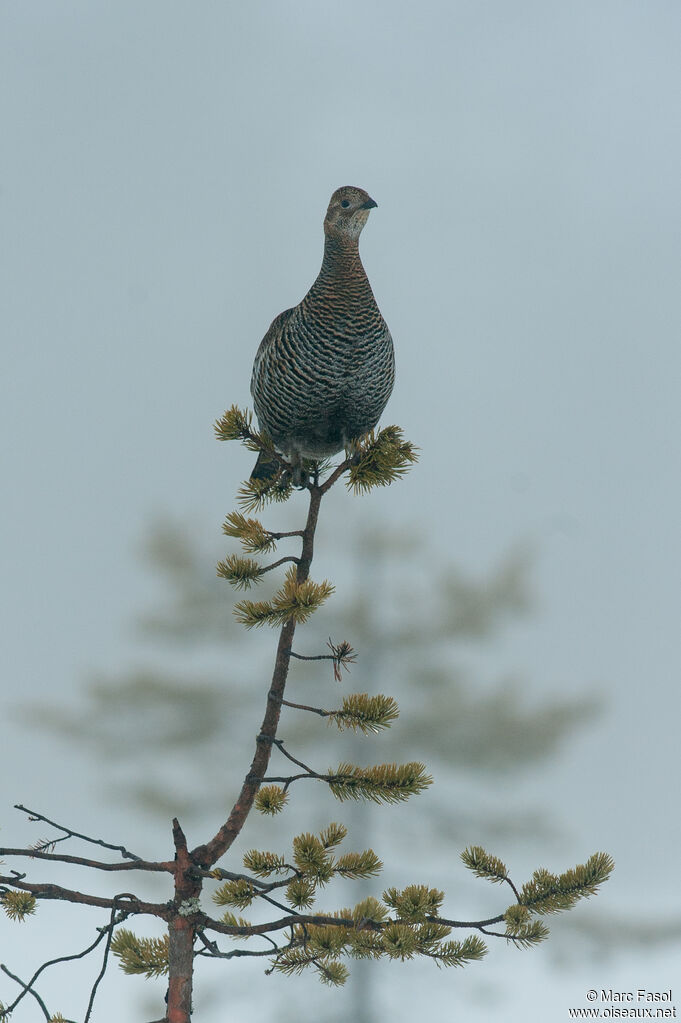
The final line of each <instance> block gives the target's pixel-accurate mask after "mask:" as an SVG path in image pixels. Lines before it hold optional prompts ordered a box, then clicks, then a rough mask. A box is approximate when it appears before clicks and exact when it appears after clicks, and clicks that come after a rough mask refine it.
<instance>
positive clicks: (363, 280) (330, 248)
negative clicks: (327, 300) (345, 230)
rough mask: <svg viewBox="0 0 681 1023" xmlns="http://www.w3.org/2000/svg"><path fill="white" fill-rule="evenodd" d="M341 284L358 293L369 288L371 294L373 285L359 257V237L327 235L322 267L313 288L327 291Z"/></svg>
mask: <svg viewBox="0 0 681 1023" xmlns="http://www.w3.org/2000/svg"><path fill="white" fill-rule="evenodd" d="M339 285H342V286H343V287H344V288H347V289H349V290H350V291H353V292H356V293H357V292H362V291H364V290H367V291H368V292H369V294H371V287H370V285H369V281H368V278H367V275H366V273H365V272H364V267H363V266H362V260H361V259H360V258H359V245H358V243H357V239H356V238H347V237H337V236H335V235H326V237H325V239H324V258H323V260H322V267H321V270H320V271H319V276H318V277H317V280H316V281H315V283H314V285H313V289H315V290H317V291H326V290H327V289H336V288H338V286H339Z"/></svg>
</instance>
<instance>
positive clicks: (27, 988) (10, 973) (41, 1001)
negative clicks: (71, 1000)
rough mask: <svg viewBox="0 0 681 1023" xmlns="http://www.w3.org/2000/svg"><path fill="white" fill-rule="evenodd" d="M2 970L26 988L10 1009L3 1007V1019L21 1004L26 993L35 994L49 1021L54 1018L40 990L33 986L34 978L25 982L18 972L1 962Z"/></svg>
mask: <svg viewBox="0 0 681 1023" xmlns="http://www.w3.org/2000/svg"><path fill="white" fill-rule="evenodd" d="M0 970H2V972H3V973H6V974H7V976H8V977H11V978H12V980H15V981H16V982H17V984H19V986H20V987H22V988H23V989H24V990H23V991H22V993H21V994H20V995H19V998H17V1000H16V1001H15V1002H13V1003H12V1005H10V1007H9V1008H8V1009H3V1011H2V1017H3V1019H6V1018H7V1017H8V1016H9V1014H10V1012H12V1010H13V1009H14V1006H15V1005H18V1004H19V1002H20V1001H21V999H22V998H23V997H24V995H33V997H34V998H35V1000H36V1002H37V1003H38V1005H39V1006H40V1008H41V1009H42V1010H43V1014H44V1016H45V1019H46V1020H47V1021H48V1023H49V1021H50V1019H51V1018H52V1017H51V1014H50V1013H49V1012H48V1009H47V1006H46V1005H45V1003H44V1001H43V1000H42V998H41V997H40V995H39V994H38V992H37V991H34V990H33V988H32V987H31V984H32V983H33V980H31V981H30V982H29V983H28V984H25V983H24V982H23V980H22V979H21V978H20V977H17V975H16V973H12V971H11V970H8V969H7V967H6V966H5V964H4V963H0ZM34 979H35V978H34Z"/></svg>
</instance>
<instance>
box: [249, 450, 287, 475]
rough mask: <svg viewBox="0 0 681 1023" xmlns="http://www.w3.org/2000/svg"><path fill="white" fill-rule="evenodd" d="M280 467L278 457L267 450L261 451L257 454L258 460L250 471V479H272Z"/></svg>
mask: <svg viewBox="0 0 681 1023" xmlns="http://www.w3.org/2000/svg"><path fill="white" fill-rule="evenodd" d="M280 469H281V462H280V461H279V459H278V458H275V457H274V456H273V455H271V454H269V453H268V452H267V451H261V452H260V454H259V455H258V461H257V462H256V463H255V465H254V466H253V472H252V473H251V479H252V480H273V479H274V477H275V476H276V475H277V473H278V472H279V470H280Z"/></svg>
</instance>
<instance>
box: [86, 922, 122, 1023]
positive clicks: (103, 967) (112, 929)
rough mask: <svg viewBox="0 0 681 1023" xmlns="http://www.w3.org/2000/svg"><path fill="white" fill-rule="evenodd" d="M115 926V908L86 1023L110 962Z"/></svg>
mask: <svg viewBox="0 0 681 1023" xmlns="http://www.w3.org/2000/svg"><path fill="white" fill-rule="evenodd" d="M115 924H116V909H115V908H114V909H112V910H111V919H110V920H109V926H108V927H107V928H106V931H107V932H108V933H107V936H106V945H105V947H104V958H103V960H102V968H101V970H100V971H99V973H98V974H97V977H96V979H95V982H94V984H93V985H92V990H91V992H90V1000H89V1002H88V1003H87V1012H86V1013H85V1021H84V1023H89V1019H90V1016H91V1014H92V1006H93V1005H94V1002H95V995H96V994H97V988H98V987H99V982H100V981H101V979H102V977H103V976H104V974H105V973H106V966H107V962H108V959H109V949H110V948H111V939H112V938H113V932H114V927H115Z"/></svg>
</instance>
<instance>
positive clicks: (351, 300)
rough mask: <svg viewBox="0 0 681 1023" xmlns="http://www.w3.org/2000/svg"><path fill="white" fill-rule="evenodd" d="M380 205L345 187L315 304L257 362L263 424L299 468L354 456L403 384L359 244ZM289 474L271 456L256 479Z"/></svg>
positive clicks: (332, 217)
mask: <svg viewBox="0 0 681 1023" xmlns="http://www.w3.org/2000/svg"><path fill="white" fill-rule="evenodd" d="M376 206H378V203H377V202H375V201H374V200H373V199H372V198H371V196H370V195H369V194H368V192H365V191H364V189H362V188H356V187H354V186H352V185H345V186H343V187H342V188H338V189H336V191H335V192H334V193H333V195H332V196H331V200H330V202H329V206H328V209H327V211H326V216H325V217H324V257H323V260H322V266H321V269H320V271H319V274H318V276H317V278H316V280H315V282H314V284H313V285H312V287H311V288H310V290H309V291H308V292H307V294H306V295H305V297H304V298H303V299H302V300H301V301H300V302H299V303H298V305H296V306H293V307H292V308H291V309H285V310H284V312H282V313H280V314H279V315H278V316H276V317H275V318H274V320H273V321H272V323H271V325H270V327H269V329H268V331H267V333H266V334H265V336H264V338H263V339H262V341H261V342H260V346H259V348H258V350H257V353H256V356H255V360H254V363H253V375H252V378H251V394H252V396H253V403H254V407H255V413H256V416H257V418H258V424H259V426H260V429H261V430H264V431H266V432H267V434H269V436H270V437H271V439H272V441H273V443H274V447H275V450H276V451H277V452H278V453H279V454H281V455H282V456H283V457H284V458H285V459H286V460H287V461H288V462H289V464H290V465H291V466H292V467H293V482H294V483H296V484H297V485H301V481H302V478H303V473H302V459H304V458H305V459H312V460H314V461H319V460H320V459H324V458H328V457H330V456H332V455H335V454H337V453H338V452H339V451H341V450H343V449H344V448H345V449H346V450H348V449H349V448H350V447H351V446H352V444H353V442H354V441H356V440H358V439H359V438H360V437H362V436H364V435H365V434H367V433H369V432H370V431H371V430H373V429H374V427H375V426H376V424H377V423H378V421H379V419H380V417H381V414H382V413H383V410H384V408H385V406H386V404H387V402H388V399H389V397H390V395H391V393H392V389H393V384H394V382H395V353H394V348H393V341H392V337H391V335H390V331H389V330H388V326H387V324H386V322H385V320H384V319H383V317H382V316H381V313H380V311H379V308H378V306H377V305H376V300H375V298H374V294H373V291H372V290H371V285H370V284H369V279H368V278H367V275H366V273H365V271H364V267H363V266H362V261H361V259H360V256H359V236H360V234H361V233H362V229H363V228H364V226H365V224H366V222H367V219H368V217H369V213H370V212H371V210H372V209H374V208H375V207H376ZM280 471H281V465H280V463H279V462H278V461H277V460H276V459H273V458H272V455H271V454H268V453H267V452H264V451H261V452H260V454H259V456H258V461H257V462H256V465H255V468H254V469H253V472H252V474H251V480H264V481H272V480H273V479H275V478H277V477H278V475H279V473H280Z"/></svg>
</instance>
